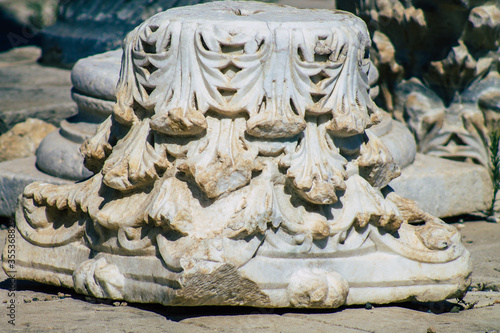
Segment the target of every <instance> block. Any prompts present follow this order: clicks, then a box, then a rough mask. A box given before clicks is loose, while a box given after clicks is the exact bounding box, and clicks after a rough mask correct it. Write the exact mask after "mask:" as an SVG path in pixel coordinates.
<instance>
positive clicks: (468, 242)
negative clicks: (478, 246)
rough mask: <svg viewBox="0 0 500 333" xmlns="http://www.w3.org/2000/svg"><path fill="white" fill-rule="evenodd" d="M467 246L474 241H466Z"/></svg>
mask: <svg viewBox="0 0 500 333" xmlns="http://www.w3.org/2000/svg"><path fill="white" fill-rule="evenodd" d="M465 242H466V243H467V244H472V243H474V241H465Z"/></svg>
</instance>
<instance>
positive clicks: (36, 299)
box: [31, 297, 40, 302]
mask: <svg viewBox="0 0 500 333" xmlns="http://www.w3.org/2000/svg"><path fill="white" fill-rule="evenodd" d="M31 300H32V301H33V302H38V301H39V300H40V299H39V298H38V297H33V298H32V299H31Z"/></svg>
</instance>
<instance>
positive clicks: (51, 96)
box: [0, 47, 76, 133]
mask: <svg viewBox="0 0 500 333" xmlns="http://www.w3.org/2000/svg"><path fill="white" fill-rule="evenodd" d="M39 55H40V49H39V48H35V47H24V48H19V49H14V50H11V51H9V52H5V53H1V54H0V77H1V78H2V80H1V81H0V102H1V103H0V133H3V132H5V131H7V130H8V129H10V128H12V127H13V126H14V125H15V124H17V123H20V122H23V121H25V120H26V119H28V118H37V119H41V120H44V121H46V122H49V123H51V124H53V125H56V126H57V125H59V122H61V121H62V120H63V119H65V118H67V117H69V116H71V115H73V114H75V113H76V104H75V103H74V102H73V101H72V100H71V79H70V78H71V72H70V71H68V70H62V69H58V68H50V67H45V66H41V65H40V64H38V63H37V62H36V60H37V59H38V57H39Z"/></svg>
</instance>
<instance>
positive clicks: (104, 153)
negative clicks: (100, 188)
mask: <svg viewBox="0 0 500 333" xmlns="http://www.w3.org/2000/svg"><path fill="white" fill-rule="evenodd" d="M112 126H113V120H112V116H110V117H108V118H107V119H106V120H105V121H104V122H103V123H102V124H101V125H99V127H98V128H97V133H96V134H95V135H94V136H93V137H91V138H89V139H87V140H86V141H85V142H84V143H83V144H82V146H81V147H80V152H81V153H82V154H83V156H84V158H85V167H86V168H87V169H89V170H90V171H92V172H94V173H97V172H99V170H101V168H102V166H103V165H104V161H105V160H106V158H108V156H109V154H111V150H112V149H113V147H112V146H111V144H110V137H111V131H112V130H111V129H112Z"/></svg>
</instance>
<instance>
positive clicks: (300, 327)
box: [0, 221, 500, 333]
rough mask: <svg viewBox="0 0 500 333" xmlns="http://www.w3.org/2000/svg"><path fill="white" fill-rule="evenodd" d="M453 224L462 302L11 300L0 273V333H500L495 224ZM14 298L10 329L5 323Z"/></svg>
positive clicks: (26, 294) (58, 295)
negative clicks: (263, 304) (246, 304)
mask: <svg viewBox="0 0 500 333" xmlns="http://www.w3.org/2000/svg"><path fill="white" fill-rule="evenodd" d="M453 225H454V226H455V227H457V228H459V229H460V231H461V233H462V235H463V241H464V243H465V245H466V246H467V248H468V249H469V251H470V252H471V254H472V261H473V269H474V273H473V283H472V285H471V288H470V291H469V293H468V294H467V296H466V297H465V298H464V300H463V302H457V300H448V301H443V302H438V303H416V302H414V303H403V304H393V305H384V306H382V305H380V306H378V305H374V306H373V307H372V308H371V309H366V308H365V307H364V306H363V307H343V308H340V309H334V310H293V309H259V308H243V307H193V308H186V307H166V306H161V305H157V304H123V303H117V302H115V303H114V304H113V303H112V302H110V301H106V300H103V301H101V300H95V299H91V298H86V297H85V296H83V295H79V294H77V293H75V292H74V291H72V290H68V289H63V288H56V287H52V286H46V285H42V284H39V283H34V282H29V281H16V290H15V296H14V297H11V296H9V288H10V287H11V281H10V280H9V279H8V278H7V276H6V275H5V274H4V272H0V281H1V282H0V302H2V303H1V306H0V309H1V310H0V331H2V332H88V331H96V332H142V331H148V332H300V333H303V332H340V333H343V332H346V333H347V332H352V333H355V332H422V333H425V332H438V333H441V332H453V333H459V332H467V333H469V332H477V333H479V332H481V333H484V332H488V333H493V332H495V333H500V224H498V223H488V222H485V221H466V222H463V223H458V222H456V223H453ZM6 235H7V230H0V246H1V247H2V248H3V245H4V243H5V238H6ZM11 300H14V302H15V326H14V325H11V324H9V320H11V318H10V317H9V316H8V315H9V312H8V308H7V306H8V305H9V304H10V302H11ZM468 307H470V309H467V308H468Z"/></svg>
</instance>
